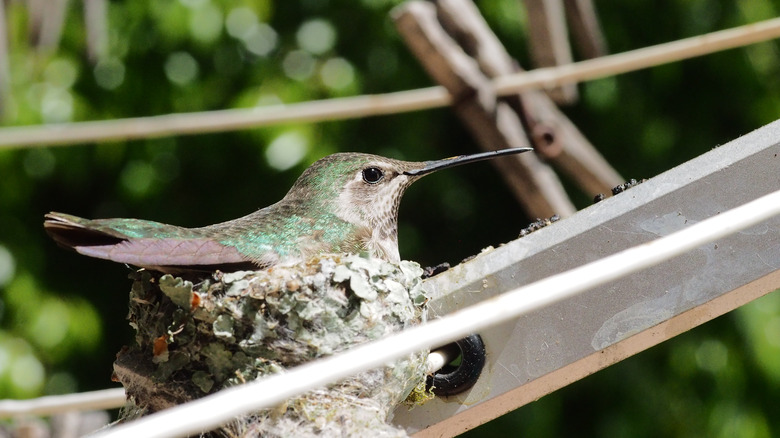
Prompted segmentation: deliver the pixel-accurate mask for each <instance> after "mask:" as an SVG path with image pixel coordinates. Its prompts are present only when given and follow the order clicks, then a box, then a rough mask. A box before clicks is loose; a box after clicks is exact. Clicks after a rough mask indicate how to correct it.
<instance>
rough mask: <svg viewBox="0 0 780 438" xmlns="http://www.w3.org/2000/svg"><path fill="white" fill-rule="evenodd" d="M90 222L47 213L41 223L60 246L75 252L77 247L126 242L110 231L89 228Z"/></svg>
mask: <svg viewBox="0 0 780 438" xmlns="http://www.w3.org/2000/svg"><path fill="white" fill-rule="evenodd" d="M90 222H91V221H90V220H88V219H82V218H80V217H77V216H71V215H69V214H63V213H55V212H52V213H49V214H47V215H46V216H45V220H44V221H43V228H44V229H45V230H46V233H47V234H48V235H49V236H51V238H52V239H54V241H55V242H57V243H58V244H59V245H60V246H63V247H65V248H69V249H73V250H75V249H76V247H79V246H106V245H116V244H117V243H120V242H122V241H124V240H127V239H126V238H125V237H123V236H122V235H121V234H119V233H116V232H114V233H111V230H106V229H100V228H94V227H90V226H89V225H90Z"/></svg>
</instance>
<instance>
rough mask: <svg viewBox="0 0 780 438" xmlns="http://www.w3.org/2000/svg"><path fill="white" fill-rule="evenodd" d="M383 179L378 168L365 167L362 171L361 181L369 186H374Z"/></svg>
mask: <svg viewBox="0 0 780 438" xmlns="http://www.w3.org/2000/svg"><path fill="white" fill-rule="evenodd" d="M384 177H385V173H384V172H382V169H380V168H378V167H366V168H365V169H363V181H365V182H367V183H369V184H376V183H378V182H379V181H382V178H384Z"/></svg>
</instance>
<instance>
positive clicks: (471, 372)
mask: <svg viewBox="0 0 780 438" xmlns="http://www.w3.org/2000/svg"><path fill="white" fill-rule="evenodd" d="M443 348H453V349H455V348H457V350H459V352H460V354H459V355H460V356H461V361H460V365H457V366H453V365H449V364H447V365H444V367H442V369H440V370H439V371H436V372H435V373H434V374H433V375H430V376H428V378H427V380H426V385H427V387H428V388H429V389H430V388H431V387H432V388H433V389H432V391H433V393H434V394H436V395H438V396H440V397H446V396H450V395H456V394H460V393H461V392H463V391H466V390H467V389H469V388H471V387H472V386H474V384H475V383H476V382H477V379H479V376H480V374H482V368H484V366H485V344H484V343H483V342H482V338H481V337H480V336H479V335H477V334H473V335H469V336H467V337H465V338H463V339H460V340H458V341H455V342H454V343H453V344H449V345H447V346H445V347H443Z"/></svg>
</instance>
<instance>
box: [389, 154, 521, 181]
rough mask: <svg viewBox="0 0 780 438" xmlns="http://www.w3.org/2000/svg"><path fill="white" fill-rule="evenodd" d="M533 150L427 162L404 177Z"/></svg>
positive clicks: (462, 156) (408, 171)
mask: <svg viewBox="0 0 780 438" xmlns="http://www.w3.org/2000/svg"><path fill="white" fill-rule="evenodd" d="M532 150H533V148H511V149H499V150H497V151H491V152H481V153H479V154H471V155H458V156H457V157H450V158H445V159H443V160H435V161H426V162H425V167H423V168H420V169H414V170H407V171H406V172H404V175H412V176H422V175H426V174H429V173H431V172H435V171H437V170H440V169H446V168H448V167H454V166H460V165H461V164H466V163H473V162H475V161H482V160H490V159H492V158H496V157H500V156H503V155H510V154H520V153H523V152H529V151H532Z"/></svg>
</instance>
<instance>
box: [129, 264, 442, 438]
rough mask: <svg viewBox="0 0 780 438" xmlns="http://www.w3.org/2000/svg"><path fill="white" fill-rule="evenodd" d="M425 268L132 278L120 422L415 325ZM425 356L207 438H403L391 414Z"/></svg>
mask: <svg viewBox="0 0 780 438" xmlns="http://www.w3.org/2000/svg"><path fill="white" fill-rule="evenodd" d="M421 275H422V269H421V268H420V266H419V265H417V264H416V263H413V262H406V261H403V262H401V263H400V264H397V265H396V264H391V263H388V262H385V261H382V260H378V259H371V258H364V257H360V256H338V255H332V256H321V257H318V258H315V259H312V260H309V261H308V262H305V263H301V264H298V265H293V266H281V267H274V268H272V269H268V270H265V271H240V272H234V273H224V274H223V273H219V272H217V273H216V274H214V275H213V276H211V277H210V278H208V279H197V280H196V279H186V278H182V277H175V276H172V275H170V274H166V275H162V274H159V273H156V272H152V271H146V270H140V271H138V272H136V273H134V274H133V275H132V279H133V280H134V283H133V287H132V290H131V293H130V314H129V320H130V324H131V326H133V328H135V330H136V337H135V341H136V344H137V345H135V346H133V347H129V348H128V347H125V348H124V349H123V350H122V351H121V352H120V353H119V354H118V355H117V360H116V362H115V364H114V377H115V379H116V380H118V381H119V382H121V383H122V384H123V385H124V386H125V389H126V390H127V393H128V396H129V398H130V400H131V402H132V405H131V406H130V408H126V409H125V410H124V413H123V421H124V420H127V419H131V418H135V417H137V416H142V415H145V414H148V413H152V412H155V411H159V410H162V409H165V408H167V407H171V406H173V405H178V404H182V403H186V402H187V401H189V400H193V399H196V398H199V397H203V396H205V395H208V394H212V393H214V392H216V391H219V390H220V389H223V388H226V387H230V386H233V385H240V384H242V383H244V382H248V381H251V380H254V379H257V378H258V377H262V376H267V375H270V374H276V373H280V372H283V371H284V370H286V369H288V368H291V367H295V366H297V365H300V364H302V363H305V362H308V361H310V360H313V359H317V358H320V357H323V356H328V355H331V354H335V353H338V352H339V351H343V350H345V349H348V348H349V347H351V346H353V345H357V344H361V343H364V342H368V341H372V340H376V339H379V338H382V337H384V336H387V335H389V334H391V333H394V332H397V331H399V330H402V329H404V328H405V327H407V326H409V325H414V324H418V323H420V322H421V321H423V320H424V319H425V311H424V307H423V305H424V303H425V302H426V301H427V299H426V297H425V296H424V293H423V291H422V287H421V280H420V276H421ZM426 356H427V351H426V352H418V353H415V354H412V355H409V356H407V357H404V358H402V359H399V360H397V361H396V362H394V363H391V364H388V365H387V366H385V367H383V368H379V369H374V370H370V371H367V372H364V373H361V374H359V375H356V376H354V377H351V378H348V379H346V380H343V381H341V382H338V383H336V384H333V385H331V386H329V387H327V388H321V389H316V390H312V391H310V392H308V393H306V394H303V395H301V396H299V397H296V398H293V399H290V400H288V401H287V402H286V403H285V404H283V405H282V406H278V407H276V408H274V409H266V410H261V411H256V412H252V413H249V414H247V415H245V416H243V417H242V418H237V419H235V420H234V421H232V422H231V423H229V424H227V425H225V426H222V427H221V428H220V429H218V430H216V431H211V432H204V433H205V434H210V435H213V436H231V437H233V436H280V437H281V436H293V435H294V436H313V435H317V436H332V435H338V436H350V435H364V434H366V433H371V434H372V435H374V436H379V437H383V436H388V437H389V436H406V434H405V432H404V431H402V430H399V429H397V428H395V427H394V426H391V425H389V424H388V421H389V420H390V418H391V413H392V410H393V409H394V408H395V406H397V405H398V404H399V403H401V402H402V401H404V399H406V397H407V396H408V395H409V394H410V392H412V390H414V389H415V388H418V389H419V387H420V385H421V384H423V383H424V379H425V367H424V364H425V358H426Z"/></svg>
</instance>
